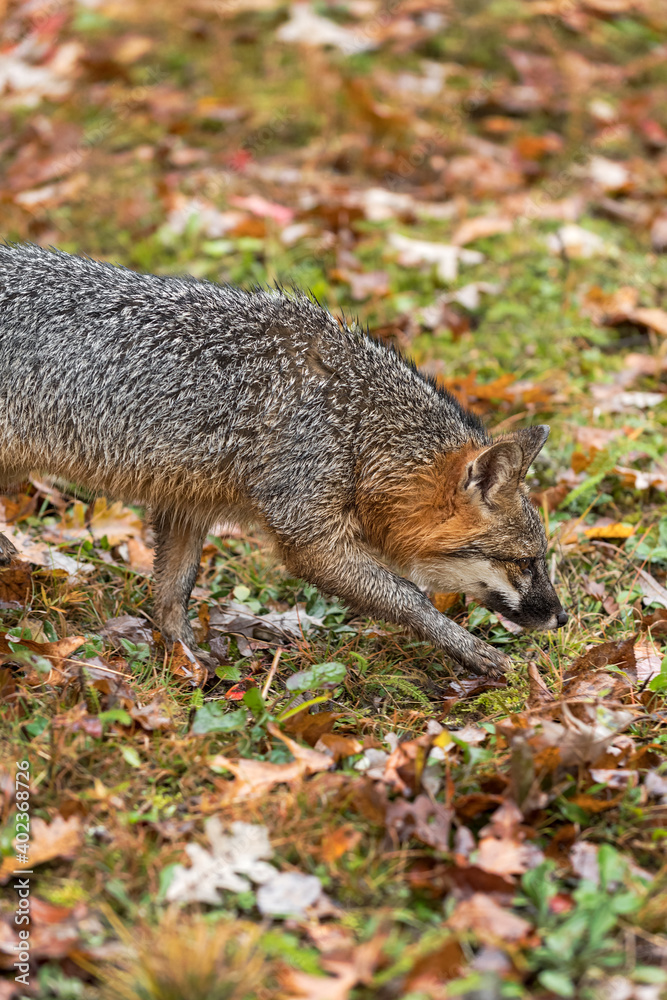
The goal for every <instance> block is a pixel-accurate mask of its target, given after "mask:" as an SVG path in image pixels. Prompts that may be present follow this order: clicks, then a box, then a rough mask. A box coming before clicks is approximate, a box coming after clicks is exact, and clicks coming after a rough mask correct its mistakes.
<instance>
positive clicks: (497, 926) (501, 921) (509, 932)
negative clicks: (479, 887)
mask: <svg viewBox="0 0 667 1000" xmlns="http://www.w3.org/2000/svg"><path fill="white" fill-rule="evenodd" d="M447 926H448V927H451V928H452V930H455V931H460V932H467V931H472V932H473V933H474V934H476V935H477V937H478V938H480V939H481V940H482V941H486V942H489V943H491V944H492V943H494V942H497V941H513V942H515V941H521V939H522V938H526V937H528V935H529V933H530V931H531V929H532V928H531V925H530V924H529V923H528V921H527V920H524V919H523V918H522V917H517V916H515V914H513V913H510V912H509V911H508V910H504V909H503V908H502V906H498V904H497V903H496V902H494V900H493V899H492V898H491V897H490V896H487V895H486V894H484V893H481V892H476V893H474V894H473V895H472V896H471V897H470V899H464V900H462V901H461V902H460V903H459V904H458V905H457V907H456V909H455V910H454V912H453V913H452V915H451V917H450V918H449V920H448V921H447Z"/></svg>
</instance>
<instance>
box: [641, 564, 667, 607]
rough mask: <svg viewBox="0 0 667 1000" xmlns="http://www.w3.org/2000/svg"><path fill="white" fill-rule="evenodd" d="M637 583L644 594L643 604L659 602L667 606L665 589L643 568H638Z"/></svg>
mask: <svg viewBox="0 0 667 1000" xmlns="http://www.w3.org/2000/svg"><path fill="white" fill-rule="evenodd" d="M636 572H637V583H638V585H639V589H640V590H641V592H642V593H643V595H644V603H645V604H660V605H662V607H663V608H667V589H665V588H664V587H663V586H662V584H661V583H658V581H657V580H656V578H655V577H654V576H653V575H652V574H651V573H649V572H648V570H645V569H638V570H637V571H636Z"/></svg>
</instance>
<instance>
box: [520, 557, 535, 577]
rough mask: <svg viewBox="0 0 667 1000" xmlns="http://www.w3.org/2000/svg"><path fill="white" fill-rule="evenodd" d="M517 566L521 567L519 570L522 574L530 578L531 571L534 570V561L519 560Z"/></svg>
mask: <svg viewBox="0 0 667 1000" xmlns="http://www.w3.org/2000/svg"><path fill="white" fill-rule="evenodd" d="M516 564H517V566H518V567H519V569H520V570H521V572H522V573H524V574H525V575H526V576H528V575H529V574H530V571H531V568H532V565H533V560H532V559H517V561H516Z"/></svg>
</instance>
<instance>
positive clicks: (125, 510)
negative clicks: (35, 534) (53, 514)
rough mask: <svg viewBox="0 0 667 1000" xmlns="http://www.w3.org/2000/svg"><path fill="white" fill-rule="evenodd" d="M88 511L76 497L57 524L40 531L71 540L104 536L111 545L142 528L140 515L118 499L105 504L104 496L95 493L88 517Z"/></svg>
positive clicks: (51, 537) (58, 539) (56, 539)
mask: <svg viewBox="0 0 667 1000" xmlns="http://www.w3.org/2000/svg"><path fill="white" fill-rule="evenodd" d="M88 513H89V508H88V507H87V506H86V504H83V503H81V502H80V501H77V502H76V503H75V504H74V506H73V507H72V508H70V509H69V510H67V511H66V512H65V514H64V515H63V516H62V518H61V520H60V522H59V523H58V524H56V525H54V526H52V527H50V528H49V530H48V531H46V532H45V533H44V537H45V538H46V539H47V541H51V542H73V541H81V540H84V539H86V538H94V539H95V540H96V541H98V540H99V539H101V538H105V537H106V539H107V541H108V542H109V545H111V546H114V545H119V544H120V543H121V542H124V541H127V539H128V538H136V537H139V536H141V533H142V531H143V524H142V521H141V518H140V517H139V516H138V515H137V514H135V513H134V511H133V510H130V509H129V507H124V506H123V504H122V503H120V502H119V501H116V502H115V503H112V504H111V505H109V504H108V503H107V501H106V499H105V498H104V497H98V499H97V500H95V503H94V504H93V507H92V512H91V513H90V519H89V520H87V516H88Z"/></svg>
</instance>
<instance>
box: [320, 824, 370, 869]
mask: <svg viewBox="0 0 667 1000" xmlns="http://www.w3.org/2000/svg"><path fill="white" fill-rule="evenodd" d="M360 840H361V833H360V832H359V831H358V830H355V829H354V827H353V826H352V825H351V824H350V823H346V824H345V825H344V826H339V827H337V828H336V829H335V830H332V831H331V832H327V834H326V836H325V838H324V842H323V844H322V860H323V861H325V862H326V863H327V864H328V865H331V864H333V863H334V861H338V859H339V858H342V856H343V855H344V854H347V852H348V851H352V850H354V848H355V847H356V846H357V844H358V843H359V841H360Z"/></svg>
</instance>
